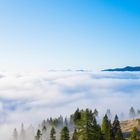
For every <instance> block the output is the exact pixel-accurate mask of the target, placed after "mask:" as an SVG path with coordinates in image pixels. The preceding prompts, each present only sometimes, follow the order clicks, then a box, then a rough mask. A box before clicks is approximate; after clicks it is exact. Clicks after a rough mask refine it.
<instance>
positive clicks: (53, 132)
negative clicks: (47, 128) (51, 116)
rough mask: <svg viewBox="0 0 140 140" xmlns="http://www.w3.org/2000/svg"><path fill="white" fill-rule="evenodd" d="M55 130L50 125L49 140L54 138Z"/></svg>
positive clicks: (54, 139)
mask: <svg viewBox="0 0 140 140" xmlns="http://www.w3.org/2000/svg"><path fill="white" fill-rule="evenodd" d="M55 135H56V131H55V128H54V127H52V129H51V132H50V140H56V136H55Z"/></svg>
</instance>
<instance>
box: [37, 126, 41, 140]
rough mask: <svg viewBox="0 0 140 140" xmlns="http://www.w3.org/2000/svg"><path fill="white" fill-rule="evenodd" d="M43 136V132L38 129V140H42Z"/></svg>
mask: <svg viewBox="0 0 140 140" xmlns="http://www.w3.org/2000/svg"><path fill="white" fill-rule="evenodd" d="M41 136H42V134H41V131H40V130H39V129H38V130H37V134H36V140H40V139H41Z"/></svg>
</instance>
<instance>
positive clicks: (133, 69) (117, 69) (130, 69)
mask: <svg viewBox="0 0 140 140" xmlns="http://www.w3.org/2000/svg"><path fill="white" fill-rule="evenodd" d="M102 71H108V72H113V71H114V72H115V71H116V72H117V71H118V72H127V71H128V72H135V71H140V66H135V67H132V66H126V67H123V68H112V69H104V70H102Z"/></svg>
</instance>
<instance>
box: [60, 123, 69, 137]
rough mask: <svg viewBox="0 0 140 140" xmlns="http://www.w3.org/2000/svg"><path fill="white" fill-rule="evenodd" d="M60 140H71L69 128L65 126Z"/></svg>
mask: <svg viewBox="0 0 140 140" xmlns="http://www.w3.org/2000/svg"><path fill="white" fill-rule="evenodd" d="M60 140H70V136H69V129H68V127H67V126H64V127H63V128H62V130H61V138H60Z"/></svg>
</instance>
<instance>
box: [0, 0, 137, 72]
mask: <svg viewBox="0 0 140 140" xmlns="http://www.w3.org/2000/svg"><path fill="white" fill-rule="evenodd" d="M139 25H140V1H139V0H30V1H29V0H20V1H19V0H13V1H11V0H1V1H0V58H1V59H0V69H1V70H25V71H26V70H43V71H44V70H47V69H92V70H100V69H104V68H108V67H109V68H110V67H122V66H126V65H140V63H139V52H140V26H139Z"/></svg>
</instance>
